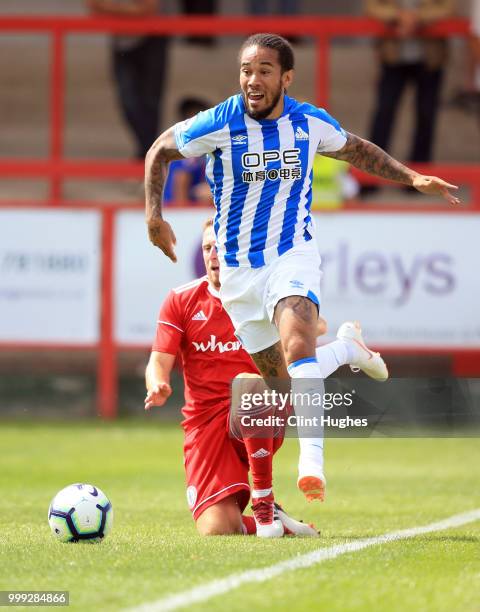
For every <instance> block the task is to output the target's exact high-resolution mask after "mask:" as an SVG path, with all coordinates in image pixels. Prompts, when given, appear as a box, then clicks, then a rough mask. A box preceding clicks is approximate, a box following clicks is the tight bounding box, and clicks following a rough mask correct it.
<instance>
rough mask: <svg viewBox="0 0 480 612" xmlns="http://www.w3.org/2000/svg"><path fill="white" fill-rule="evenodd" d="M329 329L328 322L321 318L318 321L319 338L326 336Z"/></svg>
mask: <svg viewBox="0 0 480 612" xmlns="http://www.w3.org/2000/svg"><path fill="white" fill-rule="evenodd" d="M327 328H328V326H327V322H326V321H325V319H324V318H323V317H320V316H319V317H318V321H317V336H323V335H324V334H326V333H327Z"/></svg>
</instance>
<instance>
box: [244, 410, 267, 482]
mask: <svg viewBox="0 0 480 612" xmlns="http://www.w3.org/2000/svg"><path fill="white" fill-rule="evenodd" d="M273 413H274V411H273V410H272V408H271V407H270V406H261V407H258V408H255V409H252V410H251V412H250V413H249V416H250V420H249V422H248V424H240V431H241V433H242V438H243V443H244V444H245V448H246V450H247V454H248V464H249V467H250V475H251V479H252V486H253V488H254V489H255V490H257V491H258V490H262V489H271V488H272V458H273V441H274V439H273V432H274V427H273V425H263V424H261V425H256V424H255V425H252V422H253V423H255V422H256V421H255V420H254V419H259V420H261V421H263V420H264V419H266V418H267V417H269V416H271V415H272V414H273Z"/></svg>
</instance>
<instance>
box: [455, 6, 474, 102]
mask: <svg viewBox="0 0 480 612" xmlns="http://www.w3.org/2000/svg"><path fill="white" fill-rule="evenodd" d="M466 65H467V79H466V83H465V87H464V89H461V90H460V91H458V92H457V93H456V94H455V95H454V97H453V99H452V101H451V103H452V105H453V106H456V107H458V108H461V109H462V110H466V111H473V112H474V113H480V0H471V1H470V36H469V38H468V41H467V61H466Z"/></svg>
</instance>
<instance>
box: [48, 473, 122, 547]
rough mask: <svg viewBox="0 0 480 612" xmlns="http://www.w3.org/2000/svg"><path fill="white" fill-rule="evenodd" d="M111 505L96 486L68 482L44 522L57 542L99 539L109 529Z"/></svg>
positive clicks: (99, 540) (110, 526) (58, 494)
mask: <svg viewBox="0 0 480 612" xmlns="http://www.w3.org/2000/svg"><path fill="white" fill-rule="evenodd" d="M112 523H113V508H112V504H111V503H110V501H109V500H108V497H107V496H106V495H105V493H103V492H102V491H101V490H100V489H99V488H98V487H94V486H93V485H89V484H72V485H69V486H68V487H65V488H64V489H62V490H61V491H59V492H58V493H57V494H56V495H55V497H54V498H53V499H52V503H51V504H50V508H49V509H48V524H49V525H50V529H51V530H52V533H53V535H54V536H55V537H56V538H57V539H58V540H60V542H101V541H102V540H103V539H104V538H105V536H106V535H107V534H108V532H109V531H110V529H111V528H112Z"/></svg>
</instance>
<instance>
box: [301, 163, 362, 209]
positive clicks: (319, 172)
mask: <svg viewBox="0 0 480 612" xmlns="http://www.w3.org/2000/svg"><path fill="white" fill-rule="evenodd" d="M358 192H359V185H358V182H357V181H356V179H355V178H354V177H353V176H352V175H351V174H350V172H349V164H347V163H346V162H342V161H339V160H338V159H333V158H332V157H326V156H325V155H315V158H314V161H313V181H312V210H333V209H336V208H341V207H342V206H343V204H344V203H345V202H346V201H347V200H351V199H352V198H354V197H355V196H357V195H358Z"/></svg>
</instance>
